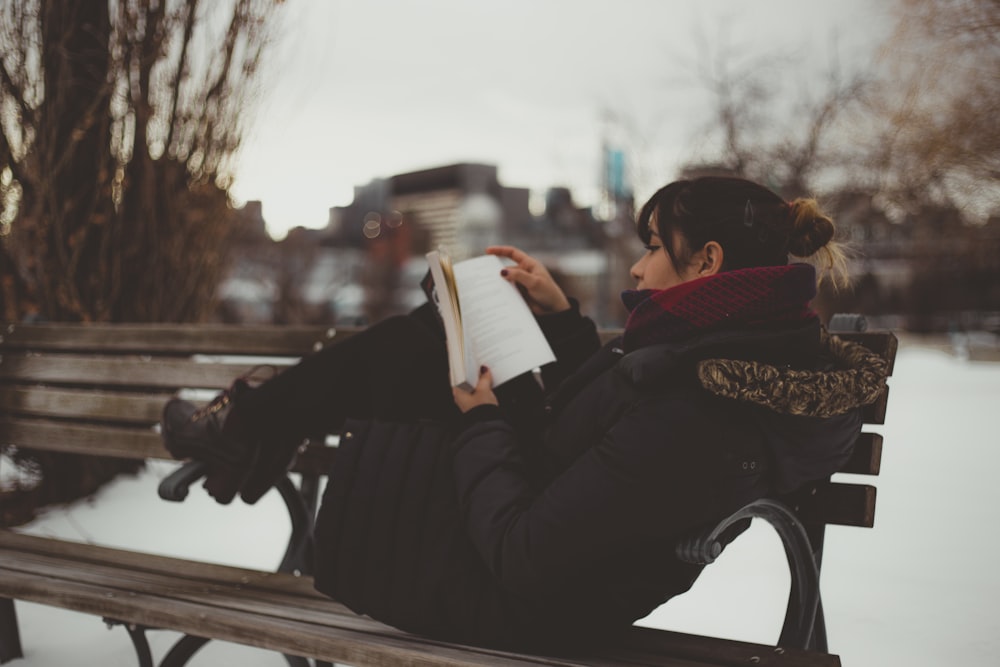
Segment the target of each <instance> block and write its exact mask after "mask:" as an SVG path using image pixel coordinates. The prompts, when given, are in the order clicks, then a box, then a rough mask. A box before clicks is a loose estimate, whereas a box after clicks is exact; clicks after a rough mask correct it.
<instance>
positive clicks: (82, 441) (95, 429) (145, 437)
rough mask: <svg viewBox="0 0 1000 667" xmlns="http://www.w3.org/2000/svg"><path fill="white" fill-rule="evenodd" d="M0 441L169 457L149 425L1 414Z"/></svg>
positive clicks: (45, 448) (82, 451)
mask: <svg viewBox="0 0 1000 667" xmlns="http://www.w3.org/2000/svg"><path fill="white" fill-rule="evenodd" d="M0 442H2V443H3V444H11V445H15V446H17V447H19V448H22V449H35V450H39V451H49V452H67V453H75V454H86V455H88V456H113V457H116V458H124V459H169V458H170V454H169V453H168V452H167V450H166V449H165V448H164V447H163V441H162V439H161V438H160V435H159V433H156V432H155V431H153V430H152V429H138V428H125V427H113V426H99V425H80V424H66V423H64V422H56V421H49V420H42V419H16V418H12V417H4V418H0Z"/></svg>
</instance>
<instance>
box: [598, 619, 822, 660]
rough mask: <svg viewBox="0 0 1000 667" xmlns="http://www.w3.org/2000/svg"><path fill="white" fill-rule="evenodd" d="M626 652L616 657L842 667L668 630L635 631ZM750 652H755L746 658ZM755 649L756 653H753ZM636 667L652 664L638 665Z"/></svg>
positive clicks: (791, 651)
mask: <svg viewBox="0 0 1000 667" xmlns="http://www.w3.org/2000/svg"><path fill="white" fill-rule="evenodd" d="M625 646H626V647H627V649H616V650H615V651H614V653H613V654H614V655H615V656H616V657H624V652H625V650H629V651H634V652H635V653H636V654H639V655H663V654H667V655H671V656H677V657H679V658H685V659H688V660H695V661H698V662H704V663H708V664H713V665H741V666H745V665H764V666H774V667H778V666H784V667H790V666H791V665H796V666H799V667H839V665H840V658H839V657H838V656H836V655H831V654H826V653H817V652H815V651H803V650H801V649H796V648H785V647H777V646H760V645H756V646H755V645H753V644H747V643H746V642H738V641H733V640H729V639H718V638H714V637H702V636H699V635H689V634H683V633H680V632H671V631H669V630H659V629H653V628H643V627H633V628H632V629H631V630H630V631H629V634H628V635H627V637H626V639H625ZM747 648H752V651H751V654H750V655H748V654H747V651H746V650H747ZM753 649H755V651H754V650H753ZM637 664H649V663H645V662H638V663H637Z"/></svg>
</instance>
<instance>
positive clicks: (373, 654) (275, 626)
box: [0, 565, 558, 667]
mask: <svg viewBox="0 0 1000 667" xmlns="http://www.w3.org/2000/svg"><path fill="white" fill-rule="evenodd" d="M75 574H78V573H73V572H68V573H67V575H66V577H65V578H62V579H58V580H53V579H52V577H51V576H50V577H39V576H35V575H30V574H25V573H18V572H12V571H10V570H8V569H6V568H5V567H4V566H2V565H0V579H2V583H0V592H2V593H3V594H5V595H9V596H11V597H15V598H17V599H21V600H27V601H30V602H38V603H41V604H48V605H52V606H58V607H62V608H64V609H70V610H73V611H79V612H83V613H87V614H93V615H97V616H103V617H107V618H113V619H117V620H121V621H124V622H128V623H136V624H140V625H145V626H149V627H167V628H171V629H176V630H178V631H180V632H182V633H186V634H192V635H197V636H205V635H209V636H211V637H213V638H216V639H221V640H223V641H232V642H237V643H240V644H246V645H249V646H256V647H258V648H264V649H270V650H274V651H280V652H281V653H285V654H289V655H303V654H305V655H307V656H316V657H319V658H320V659H323V660H327V661H331V662H344V663H349V664H354V665H386V666H389V665H399V666H402V665H415V666H418V667H433V666H435V665H451V666H454V667H462V666H465V665H483V666H484V667H485V666H488V665H501V666H503V665H507V666H515V665H544V664H550V665H551V664H553V663H552V662H551V661H540V660H531V659H516V658H515V659H504V658H502V657H500V656H497V655H488V654H482V653H476V652H473V651H470V650H468V649H464V648H461V647H451V646H448V645H437V644H428V643H423V642H419V641H415V640H413V639H412V638H410V637H409V636H405V635H398V636H392V635H380V636H378V637H372V636H371V635H370V634H369V633H365V632H358V631H354V630H348V629H344V628H337V627H333V626H329V625H325V626H324V625H316V624H312V623H306V622H303V621H294V620H287V619H280V618H271V617H268V618H262V617H261V616H260V615H258V614H255V613H248V612H242V611H238V610H233V609H228V608H225V607H221V606H217V605H210V606H208V605H202V604H197V603H191V602H186V601H181V600H170V599H165V598H163V597H160V596H156V595H144V594H139V593H134V592H130V591H128V590H125V589H116V588H109V587H105V586H100V585H93V584H89V583H83V582H82V581H80V580H79V579H76V578H75ZM556 664H558V663H556Z"/></svg>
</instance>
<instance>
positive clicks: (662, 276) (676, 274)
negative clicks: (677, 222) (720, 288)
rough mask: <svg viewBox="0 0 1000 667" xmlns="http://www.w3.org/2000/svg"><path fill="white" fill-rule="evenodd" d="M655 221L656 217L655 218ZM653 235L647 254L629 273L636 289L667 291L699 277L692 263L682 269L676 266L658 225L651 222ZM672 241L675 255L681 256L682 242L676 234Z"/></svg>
mask: <svg viewBox="0 0 1000 667" xmlns="http://www.w3.org/2000/svg"><path fill="white" fill-rule="evenodd" d="M654 219H655V216H654ZM649 226H650V229H651V234H650V236H649V243H648V244H647V245H646V252H645V254H643V256H642V257H640V258H639V261H638V262H636V263H635V264H633V265H632V268H631V269H630V271H629V273H630V274H631V275H632V277H633V278H634V279H635V281H636V286H635V288H636V289H667V288H669V287H674V286H676V285H680V284H681V283H684V282H687V281H689V280H693V279H695V278H697V277H699V274H698V272H697V270H696V268H695V263H694V262H692V263H690V264H688V265H687V266H685V267H682V268H681V269H678V268H677V267H676V266H674V261H673V259H671V258H670V255H669V254H667V251H666V250H665V249H664V248H663V240H662V239H660V234H659V232H657V231H656V223H655V221H654V220H651V221H650V225H649ZM673 237H674V238H673V239H671V241H672V243H673V245H672V249H673V251H674V254H675V255H677V256H680V255H681V253H679V252H678V251H679V250H680V249H681V247H680V246H681V242H680V240H679V238H678V235H677V234H676V233H674V234H673Z"/></svg>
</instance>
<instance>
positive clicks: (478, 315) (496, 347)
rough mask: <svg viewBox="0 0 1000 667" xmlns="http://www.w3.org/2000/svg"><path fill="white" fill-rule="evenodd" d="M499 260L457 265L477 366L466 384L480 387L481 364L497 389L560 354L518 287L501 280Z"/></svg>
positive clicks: (461, 301) (461, 300)
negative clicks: (485, 367)
mask: <svg viewBox="0 0 1000 667" xmlns="http://www.w3.org/2000/svg"><path fill="white" fill-rule="evenodd" d="M503 267H504V264H503V262H502V261H501V260H500V258H499V257H496V256H494V255H483V256H481V257H474V258H472V259H467V260H465V261H462V262H458V263H457V264H455V265H454V267H453V270H454V274H455V283H456V285H457V287H458V300H459V304H460V307H461V313H462V328H463V333H464V335H465V340H466V345H467V346H469V347H471V351H472V357H473V358H474V363H473V364H470V366H471V367H470V368H468V369H467V373H466V374H467V381H469V382H471V384H473V385H474V384H475V381H476V378H477V376H478V374H479V366H481V365H486V366H488V367H489V368H490V371H491V372H492V374H493V384H494V386H497V385H501V384H503V383H504V382H507V381H508V380H510V379H511V378H514V377H516V376H518V375H520V374H522V373H526V372H528V371H531V370H533V369H535V368H537V367H539V366H542V365H544V364H547V363H550V362H553V361H555V354H554V353H553V352H552V348H551V347H550V346H549V344H548V341H546V340H545V335H544V334H543V333H542V330H541V329H540V328H539V326H538V322H536V321H535V316H534V315H533V314H532V313H531V309H530V308H528V304H527V303H525V302H524V298H523V297H522V296H521V293H520V292H519V291H518V290H517V288H516V287H515V286H513V285H511V284H510V283H508V282H507V281H506V280H504V279H503V278H502V277H501V276H500V270H501V269H503Z"/></svg>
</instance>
